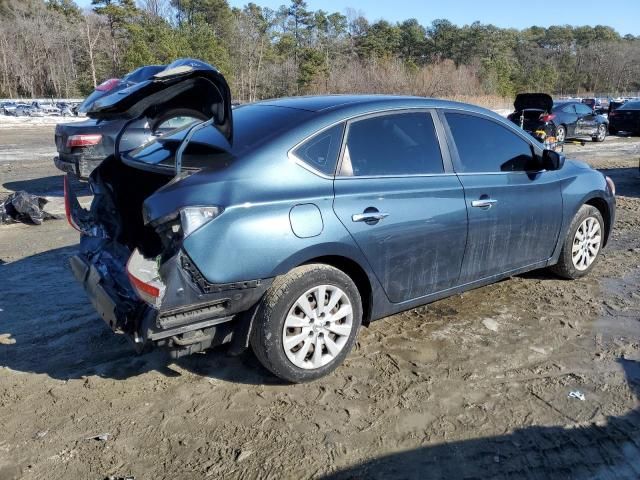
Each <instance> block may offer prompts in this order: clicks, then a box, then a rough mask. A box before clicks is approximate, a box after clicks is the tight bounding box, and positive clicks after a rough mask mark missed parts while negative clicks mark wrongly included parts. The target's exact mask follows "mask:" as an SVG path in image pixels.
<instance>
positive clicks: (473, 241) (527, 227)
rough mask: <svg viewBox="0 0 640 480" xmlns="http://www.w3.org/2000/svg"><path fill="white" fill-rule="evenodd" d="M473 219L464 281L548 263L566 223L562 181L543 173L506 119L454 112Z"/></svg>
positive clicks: (451, 119)
mask: <svg viewBox="0 0 640 480" xmlns="http://www.w3.org/2000/svg"><path fill="white" fill-rule="evenodd" d="M444 118H445V119H446V125H447V128H448V131H449V134H450V137H449V138H450V143H451V146H452V148H451V150H452V155H453V161H454V167H455V169H456V172H457V173H458V177H459V178H460V181H461V182H462V186H463V187H464V193H465V198H466V203H467V212H468V217H469V230H468V234H467V246H466V249H465V254H464V260H463V264H462V272H461V274H460V283H461V284H464V283H468V282H473V281H475V280H480V279H484V278H488V277H491V276H493V275H500V274H504V273H507V272H510V271H514V270H517V269H520V268H523V267H527V266H532V265H535V264H539V263H541V262H544V261H546V260H548V259H549V258H550V257H551V255H552V253H553V250H554V248H555V246H556V243H557V240H558V235H559V232H560V226H561V222H562V194H561V189H560V182H561V177H560V174H559V172H557V171H539V169H538V168H537V166H538V165H539V163H538V162H537V160H536V158H535V157H534V155H535V151H534V150H533V148H532V144H531V143H530V142H529V141H528V140H527V139H525V136H524V134H520V132H518V131H514V130H515V129H512V128H510V127H508V126H506V125H502V124H501V123H500V122H499V121H498V120H495V119H492V118H489V117H485V116H484V115H480V114H472V113H469V112H464V113H462V112H456V111H446V112H445V113H444Z"/></svg>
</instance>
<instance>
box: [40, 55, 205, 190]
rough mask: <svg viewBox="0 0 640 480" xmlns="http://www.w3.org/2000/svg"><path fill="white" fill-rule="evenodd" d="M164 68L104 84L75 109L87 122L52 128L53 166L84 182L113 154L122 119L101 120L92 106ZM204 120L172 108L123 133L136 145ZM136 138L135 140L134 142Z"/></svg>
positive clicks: (193, 112)
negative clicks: (53, 131)
mask: <svg viewBox="0 0 640 480" xmlns="http://www.w3.org/2000/svg"><path fill="white" fill-rule="evenodd" d="M166 68H167V66H166V65H146V66H144V67H140V68H137V69H135V70H133V71H132V72H130V73H128V74H127V75H125V76H124V77H122V78H121V79H120V78H110V79H108V80H105V81H104V82H102V83H101V84H100V85H98V86H97V87H96V89H95V90H94V91H93V92H92V93H91V95H89V96H88V97H87V98H86V99H85V100H84V101H83V102H82V103H81V104H80V105H79V106H78V109H77V112H78V113H80V114H82V115H86V116H87V117H88V118H87V119H86V120H83V121H80V122H71V123H59V124H57V125H56V130H55V142H56V150H57V155H56V156H55V157H54V159H53V163H54V164H55V166H56V167H57V168H58V169H59V170H62V171H63V172H65V173H71V174H73V175H75V176H76V177H77V178H78V179H80V180H88V179H89V175H91V172H93V170H95V168H96V167H97V166H98V165H100V164H101V163H102V162H103V161H104V160H105V159H106V158H108V157H110V156H113V155H114V154H115V148H116V142H117V141H118V140H119V139H118V135H119V133H120V132H121V131H122V129H123V127H124V125H125V123H126V119H124V118H120V117H118V116H112V117H105V116H104V115H100V114H99V113H97V112H94V105H95V104H96V102H98V101H99V100H100V99H101V98H103V97H106V96H113V94H115V93H117V92H120V91H122V90H125V89H129V88H131V87H132V86H133V85H135V84H137V83H140V82H143V81H147V80H149V79H151V78H152V77H153V76H154V75H155V74H157V73H159V72H161V71H162V70H164V69H166ZM202 120H206V118H205V117H204V116H203V114H202V112H201V111H199V110H194V109H190V108H185V107H183V106H180V107H176V108H169V109H168V110H167V109H164V108H160V109H157V108H156V109H152V110H150V111H148V112H146V121H145V122H144V123H138V124H136V125H135V126H134V127H130V128H129V129H128V131H127V135H128V137H129V140H128V143H130V144H133V143H135V142H137V143H138V144H139V145H141V144H143V143H145V142H146V141H148V140H149V139H150V138H152V137H155V136H160V135H162V134H163V133H167V132H168V131H170V130H172V129H174V128H176V127H179V126H181V125H187V124H191V123H194V122H196V121H202ZM134 137H136V138H134Z"/></svg>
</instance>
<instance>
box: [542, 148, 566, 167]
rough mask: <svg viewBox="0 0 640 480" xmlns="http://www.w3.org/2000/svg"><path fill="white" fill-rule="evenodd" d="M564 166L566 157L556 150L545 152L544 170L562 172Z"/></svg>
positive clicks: (543, 153)
mask: <svg viewBox="0 0 640 480" xmlns="http://www.w3.org/2000/svg"><path fill="white" fill-rule="evenodd" d="M563 165H564V155H562V154H560V153H558V152H556V151H555V150H543V152H542V168H543V169H544V170H560V169H561V168H562V167H563Z"/></svg>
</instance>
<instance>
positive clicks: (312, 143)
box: [293, 123, 344, 175]
mask: <svg viewBox="0 0 640 480" xmlns="http://www.w3.org/2000/svg"><path fill="white" fill-rule="evenodd" d="M343 129H344V124H343V123H340V124H338V125H335V126H333V127H331V128H328V129H326V130H324V131H322V132H320V133H318V134H316V135H314V136H313V137H311V138H310V139H308V140H306V141H305V142H304V143H303V144H301V145H300V146H298V147H297V148H296V149H295V150H294V151H293V154H294V155H295V156H296V157H298V158H299V159H300V160H302V161H303V162H304V163H306V164H307V165H309V166H310V167H313V168H315V169H316V170H318V171H320V172H322V173H324V174H326V175H333V174H334V173H335V170H336V163H337V161H338V154H339V153H340V143H341V142H342V131H343Z"/></svg>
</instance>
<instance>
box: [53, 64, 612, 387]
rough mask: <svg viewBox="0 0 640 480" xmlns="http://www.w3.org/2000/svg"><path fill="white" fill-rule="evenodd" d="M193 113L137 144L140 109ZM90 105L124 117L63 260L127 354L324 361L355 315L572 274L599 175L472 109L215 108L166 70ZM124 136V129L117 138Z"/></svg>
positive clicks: (597, 218)
mask: <svg viewBox="0 0 640 480" xmlns="http://www.w3.org/2000/svg"><path fill="white" fill-rule="evenodd" d="M180 106H185V108H187V107H188V108H189V109H191V110H192V109H193V108H201V109H202V111H203V114H206V116H207V118H210V120H208V121H206V122H203V123H199V124H195V125H191V126H186V127H183V128H180V129H178V130H174V131H173V132H171V133H169V134H166V135H164V136H162V137H158V138H151V139H150V140H149V141H148V142H147V143H145V144H144V145H142V146H140V145H139V144H138V145H135V144H131V145H129V144H128V136H127V128H128V127H135V129H136V131H139V127H140V125H144V122H145V116H147V115H149V112H150V111H151V110H153V114H154V115H157V113H158V110H161V109H163V108H170V109H175V108H178V107H180ZM90 116H93V117H94V118H103V119H115V118H118V119H125V120H127V122H126V125H127V127H125V128H124V129H123V131H122V132H121V134H120V138H119V143H118V151H117V153H116V155H115V156H113V157H110V158H107V159H106V160H105V161H104V162H103V163H102V164H101V165H100V166H99V167H98V168H97V169H96V170H95V171H94V173H93V174H92V176H91V180H90V182H91V188H92V190H93V193H94V199H93V203H92V205H91V208H90V210H85V209H83V208H81V207H80V206H79V204H78V201H77V198H76V197H75V194H74V192H73V191H72V190H71V189H70V183H69V182H65V204H66V207H67V216H68V219H69V221H70V223H71V224H72V225H73V226H74V227H75V228H77V229H78V230H79V231H80V232H81V242H80V251H79V252H78V254H77V255H76V256H74V257H73V258H72V260H71V265H72V269H73V271H74V274H75V276H76V277H77V279H78V280H79V281H80V282H81V283H82V284H83V286H84V289H85V290H86V292H87V294H88V296H89V298H90V299H91V301H92V303H93V305H94V306H95V308H96V309H97V311H98V312H99V314H100V315H101V317H102V318H103V319H104V320H105V321H106V322H107V324H108V325H109V326H110V327H111V328H112V329H113V330H114V331H115V332H118V333H123V334H125V335H126V336H127V337H128V338H130V339H131V340H132V342H133V344H134V346H135V347H136V348H137V350H138V351H143V350H145V349H146V348H147V347H150V346H159V347H164V348H167V349H168V350H169V351H170V352H171V354H172V355H173V357H174V358H177V357H180V356H183V355H188V354H191V353H194V352H198V351H202V350H204V349H207V348H210V347H213V346H217V345H221V344H225V343H229V344H230V350H231V352H240V351H242V350H243V349H245V348H247V347H248V346H251V348H252V349H253V351H254V352H255V354H256V356H257V358H258V359H259V360H260V362H261V363H262V364H263V365H264V366H265V367H266V368H267V369H269V370H270V371H271V372H273V373H274V374H275V375H277V376H278V377H281V378H283V379H285V380H287V381H291V382H304V381H309V380H312V379H315V378H318V377H321V376H323V375H325V374H327V373H329V372H330V371H332V370H333V369H335V368H336V367H337V366H338V365H339V364H340V363H341V362H342V361H343V360H344V358H345V357H346V356H347V355H348V354H349V351H350V350H351V348H352V346H353V344H354V342H355V339H356V335H357V332H358V329H359V328H360V326H361V325H365V326H366V325H368V324H369V323H370V322H371V321H373V320H376V319H379V318H381V317H385V316H388V315H392V314H394V313H397V312H401V311H403V310H407V309H410V308H413V307H416V306H418V305H423V304H425V303H428V302H432V301H434V300H437V299H440V298H443V297H446V296H448V295H453V294H456V293H459V292H462V291H465V290H469V289H472V288H476V287H480V286H482V285H487V284H490V283H493V282H496V281H498V280H500V279H502V278H505V277H509V276H512V275H515V274H519V273H522V272H526V271H529V270H534V269H540V268H547V267H549V268H551V269H552V270H553V271H554V272H555V273H557V274H558V275H560V276H562V277H565V278H569V279H574V278H578V277H581V276H583V275H585V274H587V273H588V272H589V271H591V270H592V269H593V267H594V265H595V264H596V262H597V260H598V257H599V255H600V252H601V250H602V248H603V247H604V246H605V245H606V243H607V239H608V238H609V235H610V232H611V229H612V225H613V223H614V217H615V197H614V195H615V186H614V184H613V182H612V181H611V180H610V179H609V178H607V177H605V176H603V175H602V174H601V173H599V172H598V171H596V170H594V169H592V168H590V167H589V166H587V165H586V164H584V163H581V162H578V161H572V160H565V158H564V157H563V156H562V155H560V154H558V153H556V152H553V151H549V150H543V147H542V145H541V144H539V143H538V142H537V141H536V140H534V139H533V138H532V137H530V136H529V135H528V134H526V133H525V132H523V131H522V130H520V129H518V128H517V127H516V126H514V125H513V124H512V123H511V122H509V121H508V120H506V119H503V118H501V117H499V116H498V115H496V114H494V113H492V112H491V111H488V110H485V109H483V108H480V107H476V106H472V105H465V104H461V103H455V102H449V101H442V100H435V99H428V98H418V97H397V96H372V95H353V96H318V97H298V98H283V99H277V100H268V101H262V102H257V103H253V104H249V105H244V106H241V107H239V108H235V109H232V108H231V95H230V93H229V87H228V85H227V83H226V81H225V80H224V77H222V75H221V74H220V73H219V72H218V71H217V70H216V69H215V68H214V67H211V66H209V65H206V64H203V63H202V62H198V61H183V62H182V63H181V64H180V65H178V66H175V65H173V66H172V65H170V66H169V67H167V69H166V70H165V71H163V72H160V73H159V74H157V75H156V76H155V77H154V78H152V79H151V80H149V81H147V82H143V83H142V84H137V85H136V86H135V87H132V89H131V91H126V90H125V91H124V93H123V92H118V93H117V94H114V98H110V97H109V96H107V97H106V98H105V99H104V101H102V102H100V103H99V104H98V105H96V107H95V109H94V110H93V111H92V112H90ZM136 138H138V137H136Z"/></svg>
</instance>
